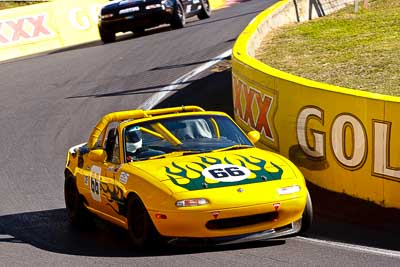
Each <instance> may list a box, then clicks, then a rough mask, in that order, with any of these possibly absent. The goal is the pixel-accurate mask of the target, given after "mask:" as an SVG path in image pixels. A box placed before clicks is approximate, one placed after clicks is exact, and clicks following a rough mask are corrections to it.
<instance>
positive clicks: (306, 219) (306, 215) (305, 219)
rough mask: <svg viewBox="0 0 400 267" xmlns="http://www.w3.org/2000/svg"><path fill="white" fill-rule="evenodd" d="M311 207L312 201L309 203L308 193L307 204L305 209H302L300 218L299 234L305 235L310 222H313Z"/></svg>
mask: <svg viewBox="0 0 400 267" xmlns="http://www.w3.org/2000/svg"><path fill="white" fill-rule="evenodd" d="M313 217H314V215H313V207H312V201H311V196H310V193H309V192H307V202H306V207H305V208H304V211H303V216H302V218H301V230H300V233H305V232H307V231H308V229H310V227H311V225H312V222H313Z"/></svg>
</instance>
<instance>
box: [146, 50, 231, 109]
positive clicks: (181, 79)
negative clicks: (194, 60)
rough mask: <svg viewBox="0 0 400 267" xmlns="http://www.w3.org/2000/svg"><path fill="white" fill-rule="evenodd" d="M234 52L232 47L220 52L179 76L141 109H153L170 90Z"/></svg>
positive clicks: (148, 100)
mask: <svg viewBox="0 0 400 267" xmlns="http://www.w3.org/2000/svg"><path fill="white" fill-rule="evenodd" d="M231 54H232V49H229V50H228V51H225V52H224V53H222V54H220V55H219V56H217V57H214V58H212V59H211V60H210V61H209V62H207V63H205V64H203V65H201V66H199V67H197V68H195V69H194V70H191V71H190V72H188V73H186V74H185V75H183V76H181V77H179V78H178V79H176V80H175V81H173V82H172V83H171V84H170V85H167V86H165V87H163V88H162V89H161V90H160V92H158V93H155V94H153V95H152V96H151V97H150V98H149V99H147V100H146V101H145V102H144V103H143V104H141V105H140V106H139V109H144V110H148V109H152V108H153V107H154V106H155V105H157V104H158V103H159V102H160V101H161V100H162V99H163V98H164V97H165V96H166V95H167V94H168V93H169V92H170V91H172V90H176V89H177V88H179V87H180V86H182V84H184V83H185V82H186V81H188V80H189V79H191V78H192V77H194V76H196V75H198V74H199V73H201V72H203V71H205V70H206V69H208V68H211V67H212V66H214V65H215V64H217V63H218V62H220V61H222V60H224V59H225V58H227V57H228V56H230V55H231Z"/></svg>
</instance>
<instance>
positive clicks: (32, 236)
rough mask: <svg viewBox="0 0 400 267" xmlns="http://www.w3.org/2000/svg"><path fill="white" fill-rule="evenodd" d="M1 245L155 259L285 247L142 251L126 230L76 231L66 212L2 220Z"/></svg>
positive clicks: (96, 225) (102, 226)
mask: <svg viewBox="0 0 400 267" xmlns="http://www.w3.org/2000/svg"><path fill="white" fill-rule="evenodd" d="M0 243H27V244H30V245H32V246H34V247H37V248H39V249H43V250H46V251H50V252H55V253H61V254H68V255H82V256H101V257H150V256H151V257H154V256H167V255H168V256H171V255H182V254H198V253H207V252H213V251H225V250H243V249H251V248H259V247H269V246H279V245H283V244H285V241H283V240H269V241H259V242H252V243H247V244H241V245H225V246H200V245H190V244H188V243H185V244H181V245H176V246H172V245H165V246H159V247H156V248H152V249H151V250H150V249H148V250H141V251H139V250H135V249H134V248H133V247H132V245H131V242H130V239H129V236H128V233H127V232H126V231H125V230H123V229H121V228H118V227H116V226H113V225H111V224H108V223H106V222H104V221H101V220H99V219H95V220H94V222H93V225H92V227H85V228H80V229H76V228H74V227H71V226H70V225H69V223H68V222H67V215H66V210H65V209H55V210H47V211H37V212H27V213H19V214H13V215H5V216H0Z"/></svg>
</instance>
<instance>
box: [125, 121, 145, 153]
mask: <svg viewBox="0 0 400 267" xmlns="http://www.w3.org/2000/svg"><path fill="white" fill-rule="evenodd" d="M142 145H143V140H142V132H141V131H140V127H139V126H135V127H132V128H130V129H129V130H128V131H127V133H126V152H128V153H135V152H136V151H137V150H138V149H139V148H141V147H142Z"/></svg>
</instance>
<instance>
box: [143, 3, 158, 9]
mask: <svg viewBox="0 0 400 267" xmlns="http://www.w3.org/2000/svg"><path fill="white" fill-rule="evenodd" d="M160 7H161V5H160V4H154V5H148V6H146V10H149V9H154V8H160Z"/></svg>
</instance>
